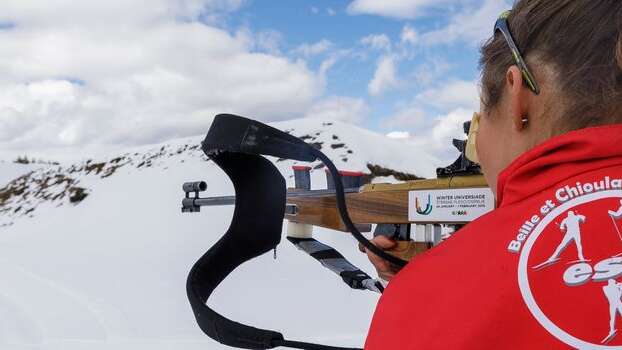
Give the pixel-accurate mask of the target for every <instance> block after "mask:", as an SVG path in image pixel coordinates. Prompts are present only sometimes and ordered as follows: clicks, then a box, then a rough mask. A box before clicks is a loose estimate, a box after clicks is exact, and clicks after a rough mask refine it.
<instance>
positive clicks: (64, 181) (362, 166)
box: [0, 119, 438, 228]
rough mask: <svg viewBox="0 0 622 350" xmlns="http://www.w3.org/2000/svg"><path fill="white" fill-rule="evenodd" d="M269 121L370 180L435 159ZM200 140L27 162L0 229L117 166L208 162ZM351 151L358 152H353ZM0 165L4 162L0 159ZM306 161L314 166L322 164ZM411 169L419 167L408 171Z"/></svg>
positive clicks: (340, 130)
mask: <svg viewBox="0 0 622 350" xmlns="http://www.w3.org/2000/svg"><path fill="white" fill-rule="evenodd" d="M273 126H275V127H277V128H280V129H281V130H284V131H286V132H288V133H290V134H292V135H294V136H297V137H299V138H301V139H302V140H304V141H305V142H307V143H309V144H312V145H313V146H315V147H317V148H319V149H320V150H322V151H323V152H325V153H326V154H327V155H328V156H329V157H331V158H332V159H333V161H334V162H335V163H336V164H337V165H338V166H339V167H340V169H341V170H350V171H363V172H365V173H367V174H369V175H368V176H369V177H371V178H372V179H373V178H374V177H386V176H387V175H388V176H391V175H393V176H392V177H391V178H386V179H384V180H385V181H389V182H395V181H398V180H401V181H404V180H413V179H417V178H419V177H420V176H422V175H419V174H424V175H427V176H430V171H429V169H430V168H431V167H430V165H432V164H435V163H436V164H437V163H438V161H437V160H435V159H433V158H432V157H429V156H426V155H425V154H416V153H413V152H404V151H407V150H403V148H404V147H408V143H405V142H404V141H403V140H394V139H390V138H388V137H385V136H383V135H379V134H376V133H373V132H370V131H368V130H364V129H361V128H358V127H356V126H352V125H347V124H344V123H339V122H320V121H318V120H309V119H300V120H293V121H288V122H280V123H274V124H273ZM201 140H202V136H197V137H192V138H183V139H176V140H171V141H169V142H166V143H162V144H156V145H151V146H142V147H138V148H134V149H131V150H129V151H127V152H125V153H123V154H121V155H112V156H109V157H107V158H105V159H102V160H94V159H87V160H82V161H80V162H77V163H74V164H71V165H69V166H62V165H60V164H59V165H50V164H48V165H45V164H31V166H30V167H29V168H30V169H33V170H32V171H29V172H27V173H25V174H23V175H22V176H19V177H17V178H15V179H13V180H12V181H9V182H8V184H7V185H6V186H4V188H2V187H0V228H1V227H6V226H10V225H12V224H13V223H14V221H15V220H18V219H19V218H23V217H33V216H34V215H36V209H37V208H38V207H39V206H41V205H52V206H56V207H59V206H63V205H68V204H78V203H80V202H81V201H82V200H84V199H85V198H86V197H87V196H88V195H89V194H90V193H91V192H92V189H91V188H90V187H88V186H86V187H85V186H84V185H83V183H84V182H88V181H89V180H90V181H92V180H94V179H97V178H99V179H101V180H104V179H106V178H108V177H110V176H114V175H115V173H117V172H118V171H126V172H132V171H140V170H141V169H144V168H151V167H154V168H161V169H162V170H167V169H168V166H173V164H174V163H175V162H180V163H183V162H185V161H188V160H190V159H201V160H204V161H208V159H207V157H206V156H205V155H204V154H203V151H202V150H201V148H200V146H199V145H200V142H201ZM355 150H356V152H357V156H353V154H354V152H355ZM395 155H399V156H400V157H403V158H397V157H395ZM284 161H286V162H287V163H288V164H290V163H291V165H294V164H297V163H298V162H296V161H288V160H284V159H277V160H276V162H277V163H278V162H284ZM423 164H426V165H427V166H426V167H424V166H422V165H423ZM37 165H38V166H37ZM0 166H2V167H6V165H3V164H1V163H0ZM311 166H312V167H313V168H314V170H317V169H319V168H320V167H321V163H319V162H316V163H314V164H311ZM13 167H15V166H13ZM413 169H418V170H417V171H414V174H413ZM290 176H291V174H290ZM87 178H88V180H86V179H87ZM0 180H1V179H0ZM0 186H2V183H0Z"/></svg>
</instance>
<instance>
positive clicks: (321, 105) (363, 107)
mask: <svg viewBox="0 0 622 350" xmlns="http://www.w3.org/2000/svg"><path fill="white" fill-rule="evenodd" d="M368 115H369V106H368V105H367V103H366V102H365V101H364V100H363V99H360V98H351V97H341V96H331V97H328V98H325V99H323V100H321V101H319V102H317V103H316V104H314V105H313V106H312V107H311V108H310V109H309V112H308V113H307V114H306V115H305V117H306V118H318V119H324V120H339V121H344V122H348V123H352V124H356V123H360V122H361V121H364V120H365V119H366V118H367V116H368Z"/></svg>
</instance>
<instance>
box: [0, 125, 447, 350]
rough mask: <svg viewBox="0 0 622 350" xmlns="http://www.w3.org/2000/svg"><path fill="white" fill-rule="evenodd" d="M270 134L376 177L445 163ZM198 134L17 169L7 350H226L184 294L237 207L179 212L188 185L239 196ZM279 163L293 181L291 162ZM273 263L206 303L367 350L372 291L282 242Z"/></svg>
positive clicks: (4, 272)
mask: <svg viewBox="0 0 622 350" xmlns="http://www.w3.org/2000/svg"><path fill="white" fill-rule="evenodd" d="M273 125H274V126H275V127H277V128H280V129H282V130H287V131H289V132H290V133H291V134H293V135H296V136H299V137H302V138H304V139H305V140H306V141H307V142H312V143H316V145H317V146H318V147H321V148H322V150H323V151H325V152H326V153H327V154H328V155H329V156H330V157H331V158H332V159H333V160H334V161H335V163H336V164H337V166H338V167H339V168H341V169H343V170H364V171H366V172H369V170H368V169H369V165H374V166H377V167H380V168H386V169H392V170H395V171H396V172H401V173H407V174H412V175H418V176H430V175H432V174H433V171H434V168H435V166H439V165H441V164H438V163H437V161H436V160H435V159H432V158H431V157H428V156H426V155H425V154H421V153H419V152H417V150H413V149H411V148H409V144H408V143H405V142H404V141H401V140H393V139H389V138H387V137H385V136H382V135H378V134H375V133H372V132H370V131H367V130H363V129H360V128H357V127H354V126H351V125H346V124H342V123H326V122H322V121H318V120H295V121H289V122H282V123H276V124H273ZM201 139H202V136H197V137H194V138H188V139H180V140H174V141H171V142H167V143H164V144H160V145H153V146H149V147H141V148H136V149H131V150H128V151H127V152H125V153H124V154H115V155H111V156H109V157H107V158H105V159H87V160H81V161H76V162H75V163H74V164H70V165H58V166H45V167H42V168H40V169H32V170H34V171H32V172H29V173H25V172H21V171H16V173H15V175H16V176H18V178H17V179H14V180H13V181H11V182H10V183H8V185H7V186H6V187H4V188H1V187H2V186H3V185H0V225H3V227H0V281H2V285H1V286H0V349H29V350H30V349H46V350H47V349H68V350H72V349H149V350H157V349H226V348H227V347H224V346H222V345H220V344H218V343H215V342H213V341H212V340H210V339H209V338H207V337H206V336H205V335H204V334H203V333H201V331H200V330H199V329H198V327H197V326H196V324H195V321H194V318H193V315H192V312H191V310H190V307H189V305H188V302H187V299H186V295H185V279H186V275H187V273H188V271H189V269H190V267H191V266H192V264H193V263H194V261H195V260H196V259H198V257H199V256H201V255H202V254H203V253H204V252H205V251H206V250H207V249H208V248H209V247H210V246H211V245H212V244H213V243H214V242H215V241H216V240H218V239H219V238H220V235H221V234H222V233H224V232H225V231H226V229H227V227H228V225H229V221H230V219H231V216H232V212H233V210H232V209H233V208H232V207H218V208H210V209H203V211H202V212H201V213H196V214H182V213H181V212H180V201H181V198H182V195H183V193H182V191H181V184H182V183H183V182H186V181H197V180H205V181H207V183H208V191H207V192H206V193H205V194H204V196H211V195H225V194H231V193H232V186H231V184H230V182H229V180H228V179H227V178H226V177H225V176H224V174H223V173H222V171H221V170H220V169H219V168H218V167H217V166H216V165H215V164H213V163H212V162H210V161H207V159H206V157H205V156H204V155H203V153H202V152H201V150H200V148H199V147H198V144H199V142H200V141H201ZM448 142H449V141H448ZM273 160H274V162H275V164H277V166H278V167H279V169H280V170H281V171H282V173H283V174H284V176H285V177H286V179H287V180H288V184H289V185H293V178H292V177H291V170H290V169H291V166H292V165H294V163H295V162H293V161H289V160H279V159H273ZM7 165H8V163H2V164H0V167H2V168H0V171H3V172H4V171H5V169H9V168H8V167H6V166H7ZM317 165H318V164H312V166H314V167H316V166H317ZM377 167H376V168H377ZM372 168H374V167H372ZM22 170H23V169H22ZM5 174H6V175H5V176H8V175H10V174H9V170H6V173H5ZM324 176H325V175H324V171H323V170H322V169H319V168H318V169H314V171H313V174H312V181H313V187H314V188H322V187H324V186H325V178H324ZM0 180H1V178H0ZM3 181H4V183H6V182H7V181H6V180H3ZM315 236H316V238H318V239H319V240H321V241H323V242H325V243H327V244H330V245H333V246H335V247H336V248H337V249H339V250H340V251H341V252H342V253H343V254H344V255H346V257H348V258H349V259H350V260H351V261H352V262H354V263H355V264H357V265H359V267H361V268H363V269H364V270H367V271H369V272H371V271H372V268H371V266H370V265H369V263H368V262H367V261H366V258H365V257H364V256H363V255H362V254H360V253H358V251H357V249H356V242H355V241H354V240H353V239H352V238H351V237H350V236H349V235H347V234H343V233H338V232H335V231H330V230H325V229H317V228H316V230H315ZM277 256H278V258H277V259H276V260H274V259H273V257H272V255H270V254H269V255H265V256H262V257H260V258H258V259H256V260H255V261H252V262H250V263H248V264H246V265H243V266H241V267H240V268H239V269H238V270H236V271H235V272H234V273H233V275H232V276H231V277H230V278H229V279H228V280H226V281H225V282H224V284H223V285H222V286H221V287H220V288H219V289H218V290H217V292H216V294H215V295H214V296H213V297H212V299H211V305H212V306H213V307H214V308H215V309H216V310H217V311H219V312H221V313H223V314H224V315H225V316H227V317H230V318H232V319H234V320H237V321H240V322H243V323H247V324H250V325H253V326H257V327H261V328H267V329H274V330H278V331H282V332H283V333H284V335H285V336H286V337H288V338H291V339H298V340H309V341H319V342H325V343H329V344H335V345H344V346H361V345H362V344H363V341H364V337H365V334H366V331H367V328H368V325H369V321H370V318H371V315H372V312H373V310H374V307H375V303H376V301H377V296H376V295H374V294H372V293H370V292H362V291H353V290H350V289H348V288H346V287H345V285H343V283H342V282H341V281H340V280H339V278H337V277H336V276H334V275H333V274H331V273H330V272H329V271H327V270H325V269H324V268H322V267H321V266H320V265H319V264H318V263H317V262H315V261H314V260H313V259H312V258H310V257H308V256H306V255H304V254H302V253H300V252H299V251H297V250H296V249H295V248H294V247H293V246H291V245H290V244H289V242H287V241H283V242H281V244H280V246H279V249H278V255H277Z"/></svg>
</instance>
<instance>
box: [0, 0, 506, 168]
mask: <svg viewBox="0 0 622 350" xmlns="http://www.w3.org/2000/svg"><path fill="white" fill-rule="evenodd" d="M149 4H150V6H148V7H146V6H144V1H142V0H108V1H105V2H102V1H97V0H85V1H80V2H75V1H70V0H48V1H45V2H31V1H19V0H7V1H3V2H2V4H0V147H1V148H2V149H4V150H13V151H20V152H21V151H29V152H39V153H42V152H48V153H53V152H60V151H66V152H75V151H76V150H81V151H82V150H87V149H90V148H92V149H101V148H105V147H108V146H123V147H124V146H132V145H141V144H147V143H156V142H162V141H166V140H168V139H171V138H175V137H183V136H190V135H196V134H200V133H202V132H203V131H204V130H207V128H208V127H209V124H210V123H211V119H212V118H213V116H214V115H215V114H217V113H223V112H227V113H236V114H241V115H245V116H248V117H251V118H255V119H259V120H262V121H266V122H270V121H279V120H286V119H295V118H320V119H331V120H340V121H343V122H347V123H352V124H355V125H359V126H362V127H366V128H369V129H372V130H375V131H378V132H380V133H383V134H389V135H391V137H401V138H405V139H409V140H411V141H414V142H417V143H419V144H420V146H421V147H422V148H425V149H427V150H429V152H431V153H433V154H435V155H437V156H439V157H444V158H447V159H449V158H450V157H454V156H455V154H454V153H453V152H452V151H451V147H449V148H448V147H447V144H448V143H449V142H450V140H451V138H453V137H460V136H461V134H462V131H461V129H462V128H461V124H462V123H463V122H464V121H466V120H468V119H470V116H471V113H472V112H473V110H475V109H478V106H479V102H478V93H477V80H478V76H479V73H478V68H477V60H478V49H479V46H480V44H481V43H482V42H483V41H484V40H486V39H487V38H488V37H489V36H490V35H491V34H492V27H493V23H494V21H495V19H496V17H497V16H498V14H499V13H500V12H501V11H502V10H504V9H507V8H509V6H510V3H509V1H507V0H383V1H377V0H339V1H338V0H304V1H303V0H298V1H286V0H278V1H277V0H270V1H268V0H151V1H150V2H149ZM43 150H45V151H43Z"/></svg>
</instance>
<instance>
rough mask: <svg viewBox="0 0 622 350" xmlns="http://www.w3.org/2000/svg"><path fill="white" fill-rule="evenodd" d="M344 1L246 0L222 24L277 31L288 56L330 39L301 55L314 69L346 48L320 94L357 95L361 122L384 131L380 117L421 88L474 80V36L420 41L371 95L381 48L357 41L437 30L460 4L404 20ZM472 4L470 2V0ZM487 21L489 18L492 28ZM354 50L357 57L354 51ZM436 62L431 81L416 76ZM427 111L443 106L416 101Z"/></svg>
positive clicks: (397, 39) (393, 38) (395, 38)
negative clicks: (363, 106) (354, 9)
mask: <svg viewBox="0 0 622 350" xmlns="http://www.w3.org/2000/svg"><path fill="white" fill-rule="evenodd" d="M348 5H349V2H345V1H333V0H325V1H321V0H320V1H271V2H268V1H249V2H248V3H247V5H246V6H244V7H243V8H242V9H241V10H240V11H239V12H238V13H236V14H234V15H231V16H230V17H229V19H228V23H227V26H228V27H229V28H230V29H232V28H239V27H243V26H245V27H249V28H251V29H252V30H254V31H259V32H261V31H271V30H274V31H277V32H278V33H280V35H282V36H281V38H280V40H281V41H280V42H279V45H280V49H281V50H282V51H283V53H284V54H286V55H288V56H289V57H291V58H292V59H295V58H296V57H297V56H299V55H298V52H296V49H297V48H299V47H300V46H301V45H305V44H306V45H308V44H314V43H318V42H321V41H322V40H328V41H330V42H331V43H332V44H333V46H332V47H331V49H330V50H326V51H325V52H323V53H321V54H318V55H314V56H311V57H308V56H307V57H304V58H305V59H306V60H307V62H308V64H309V66H310V67H312V68H313V69H316V70H317V69H319V68H320V66H321V64H322V62H323V61H324V60H326V59H327V58H328V57H330V55H331V53H334V52H335V51H338V50H352V51H353V52H352V54H351V55H350V56H347V57H344V58H342V59H340V60H339V61H338V62H337V63H335V65H334V66H333V67H332V68H331V70H330V74H328V76H327V88H326V94H328V95H339V96H350V97H362V98H365V99H366V101H367V103H368V104H369V106H370V118H369V119H367V120H365V123H364V125H365V126H366V127H369V128H372V129H377V130H384V129H386V128H384V127H383V126H382V123H381V120H382V119H383V118H385V117H388V116H391V115H393V114H394V113H396V112H397V111H399V109H400V108H401V107H402V106H404V105H405V104H408V103H409V100H410V99H412V98H413V97H415V96H416V95H417V94H418V93H421V92H423V91H425V90H427V89H430V88H433V87H436V86H437V85H438V84H440V83H442V82H446V81H448V80H464V81H476V80H477V79H478V77H479V71H478V68H477V61H478V57H479V52H478V50H479V41H476V40H474V41H471V42H465V41H457V42H450V43H443V44H439V45H425V46H423V45H422V46H416V47H411V48H409V49H408V50H409V54H410V55H412V57H409V58H407V59H402V60H400V62H399V64H398V65H397V68H396V75H397V76H399V77H400V79H402V80H403V82H402V86H401V87H400V88H395V89H391V90H390V91H388V92H386V93H381V94H379V95H377V96H371V95H370V94H369V93H368V83H369V82H370V81H371V80H372V78H373V77H374V72H375V71H376V68H377V67H376V64H377V61H378V60H379V59H381V58H382V56H383V55H386V54H387V53H386V52H385V51H383V50H369V49H368V48H367V47H366V46H365V45H364V44H362V43H361V40H362V39H363V38H365V37H368V36H370V35H386V36H387V37H388V38H389V39H390V40H391V42H392V44H393V45H395V44H396V43H399V42H400V40H401V34H402V31H403V30H404V27H405V26H409V27H411V28H412V29H413V30H414V31H415V32H417V33H425V32H430V31H434V30H442V29H443V28H444V27H445V26H447V25H448V22H449V21H450V20H451V18H452V14H454V15H455V14H456V13H459V12H458V10H459V9H462V8H459V9H458V8H453V9H452V8H449V7H448V8H446V9H443V8H440V9H436V10H435V11H432V13H431V14H430V15H426V16H423V17H422V18H415V19H408V18H395V17H387V16H379V15H374V14H353V13H351V12H349V11H348ZM475 7H476V5H475ZM492 25H493V22H491V23H490V28H491V29H490V31H491V32H492ZM357 54H358V56H357ZM432 64H436V65H437V66H440V65H442V66H443V69H442V70H441V71H440V72H439V74H438V76H436V75H433V76H432V77H431V81H427V80H426V81H421V80H420V79H418V77H417V70H418V69H424V70H425V69H426V68H427V66H429V65H432ZM422 108H423V109H425V111H426V113H427V114H430V115H434V114H438V113H443V112H447V110H446V109H445V108H442V107H441V108H438V107H437V108H435V107H433V106H422Z"/></svg>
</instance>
